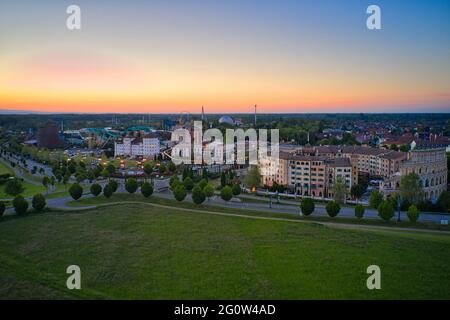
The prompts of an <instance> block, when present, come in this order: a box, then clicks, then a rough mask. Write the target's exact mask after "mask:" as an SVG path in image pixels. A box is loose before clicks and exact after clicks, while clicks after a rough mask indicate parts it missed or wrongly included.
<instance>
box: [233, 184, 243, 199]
mask: <svg viewBox="0 0 450 320" xmlns="http://www.w3.org/2000/svg"><path fill="white" fill-rule="evenodd" d="M231 191H232V192H233V196H238V195H240V194H241V191H242V190H241V186H240V185H239V184H238V183H235V184H233V187H231Z"/></svg>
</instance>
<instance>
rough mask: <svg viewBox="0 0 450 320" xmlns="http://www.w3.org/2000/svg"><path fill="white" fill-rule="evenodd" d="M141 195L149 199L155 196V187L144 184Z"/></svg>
mask: <svg viewBox="0 0 450 320" xmlns="http://www.w3.org/2000/svg"><path fill="white" fill-rule="evenodd" d="M141 193H142V195H143V196H144V197H146V198H148V197H150V196H151V195H152V194H153V186H152V185H151V184H150V183H149V182H144V183H143V184H142V186H141Z"/></svg>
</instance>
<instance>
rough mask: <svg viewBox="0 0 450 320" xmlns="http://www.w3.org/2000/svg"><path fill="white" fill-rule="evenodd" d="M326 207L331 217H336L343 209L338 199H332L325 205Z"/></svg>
mask: <svg viewBox="0 0 450 320" xmlns="http://www.w3.org/2000/svg"><path fill="white" fill-rule="evenodd" d="M325 209H326V210H327V213H328V215H329V216H330V217H336V216H337V215H338V213H339V211H341V206H340V205H339V203H337V202H336V201H330V202H328V203H327V205H326V206H325Z"/></svg>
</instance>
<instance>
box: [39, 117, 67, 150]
mask: <svg viewBox="0 0 450 320" xmlns="http://www.w3.org/2000/svg"><path fill="white" fill-rule="evenodd" d="M36 138H37V139H36V140H37V146H38V147H40V148H47V149H55V148H58V147H60V146H61V139H60V138H59V126H58V124H56V123H55V122H47V123H46V124H45V125H43V126H41V127H40V128H39V129H38V132H37V136H36Z"/></svg>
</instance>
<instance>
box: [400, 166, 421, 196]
mask: <svg viewBox="0 0 450 320" xmlns="http://www.w3.org/2000/svg"><path fill="white" fill-rule="evenodd" d="M399 191H400V195H401V196H402V198H403V199H404V200H406V201H408V203H411V204H418V203H419V202H420V201H421V200H422V199H423V188H422V184H421V182H420V178H419V176H418V175H417V174H416V173H413V172H412V173H409V174H407V175H406V176H403V177H402V178H401V180H400V188H399Z"/></svg>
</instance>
